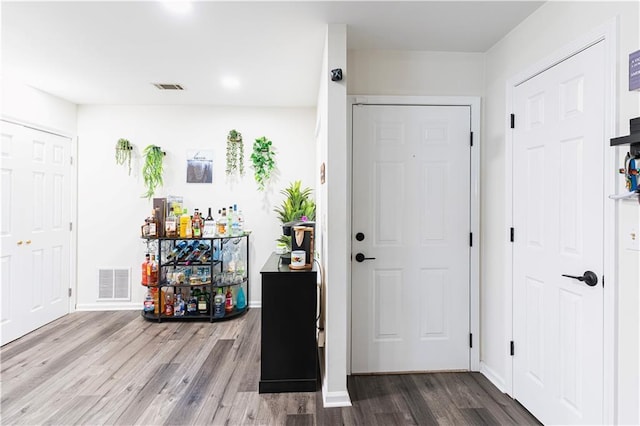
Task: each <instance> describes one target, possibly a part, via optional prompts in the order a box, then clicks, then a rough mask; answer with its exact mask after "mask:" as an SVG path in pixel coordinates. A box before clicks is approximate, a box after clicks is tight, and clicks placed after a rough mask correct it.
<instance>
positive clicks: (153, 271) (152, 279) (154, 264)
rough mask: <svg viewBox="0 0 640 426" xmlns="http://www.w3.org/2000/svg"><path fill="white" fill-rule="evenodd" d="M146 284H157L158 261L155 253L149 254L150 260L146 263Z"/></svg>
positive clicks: (151, 285)
mask: <svg viewBox="0 0 640 426" xmlns="http://www.w3.org/2000/svg"><path fill="white" fill-rule="evenodd" d="M147 285H148V286H150V287H157V286H158V261H157V260H156V255H155V254H152V255H151V260H150V261H149V262H148V263H147Z"/></svg>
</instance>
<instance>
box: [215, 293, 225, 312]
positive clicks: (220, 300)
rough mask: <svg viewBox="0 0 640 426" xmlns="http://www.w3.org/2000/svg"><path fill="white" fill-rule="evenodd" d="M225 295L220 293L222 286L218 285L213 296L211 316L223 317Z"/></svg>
mask: <svg viewBox="0 0 640 426" xmlns="http://www.w3.org/2000/svg"><path fill="white" fill-rule="evenodd" d="M224 308H225V297H224V294H222V287H218V294H216V296H215V297H214V298H213V317H214V318H222V317H224V311H225V309H224Z"/></svg>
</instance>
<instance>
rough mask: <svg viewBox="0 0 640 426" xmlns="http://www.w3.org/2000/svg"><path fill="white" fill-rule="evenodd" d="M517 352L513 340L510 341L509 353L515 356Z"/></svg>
mask: <svg viewBox="0 0 640 426" xmlns="http://www.w3.org/2000/svg"><path fill="white" fill-rule="evenodd" d="M515 353H516V350H515V346H514V344H513V340H512V341H511V342H510V343H509V354H510V355H511V356H513V355H514V354H515Z"/></svg>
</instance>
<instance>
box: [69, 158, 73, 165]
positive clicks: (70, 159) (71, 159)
mask: <svg viewBox="0 0 640 426" xmlns="http://www.w3.org/2000/svg"><path fill="white" fill-rule="evenodd" d="M69 164H71V165H72V166H73V157H69Z"/></svg>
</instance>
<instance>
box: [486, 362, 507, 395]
mask: <svg viewBox="0 0 640 426" xmlns="http://www.w3.org/2000/svg"><path fill="white" fill-rule="evenodd" d="M480 373H481V374H482V375H483V376H484V377H486V378H487V379H489V381H490V382H491V383H493V384H494V385H495V387H497V388H498V389H500V392H503V393H506V392H507V390H506V389H507V387H506V386H505V383H504V379H503V378H502V377H500V375H499V374H496V372H495V371H493V370H492V369H491V368H490V367H489V366H488V365H487V364H485V363H484V362H482V361H480Z"/></svg>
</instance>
